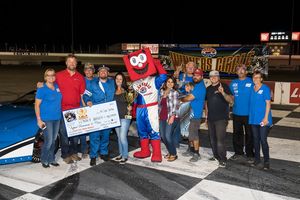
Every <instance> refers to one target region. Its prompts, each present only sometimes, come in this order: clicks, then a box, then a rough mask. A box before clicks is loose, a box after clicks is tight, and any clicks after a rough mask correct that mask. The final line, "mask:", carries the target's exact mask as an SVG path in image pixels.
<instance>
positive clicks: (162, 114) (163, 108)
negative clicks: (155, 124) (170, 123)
mask: <svg viewBox="0 0 300 200" xmlns="http://www.w3.org/2000/svg"><path fill="white" fill-rule="evenodd" d="M160 106H161V110H160V113H159V119H160V120H167V119H168V107H167V98H162V99H161V101H160Z"/></svg>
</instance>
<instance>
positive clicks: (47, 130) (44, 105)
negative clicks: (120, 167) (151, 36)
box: [35, 55, 132, 168]
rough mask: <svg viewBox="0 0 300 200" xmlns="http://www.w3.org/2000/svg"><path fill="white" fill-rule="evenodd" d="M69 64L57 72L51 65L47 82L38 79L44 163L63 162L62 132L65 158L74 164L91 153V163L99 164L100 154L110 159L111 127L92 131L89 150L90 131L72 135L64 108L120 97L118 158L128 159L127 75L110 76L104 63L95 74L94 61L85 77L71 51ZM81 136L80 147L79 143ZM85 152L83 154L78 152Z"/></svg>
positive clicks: (38, 120) (36, 103)
mask: <svg viewBox="0 0 300 200" xmlns="http://www.w3.org/2000/svg"><path fill="white" fill-rule="evenodd" d="M66 66H67V68H66V69H65V70H63V71H60V72H58V73H55V71H54V70H53V69H47V70H46V71H45V74H44V80H45V82H44V83H38V89H37V94H36V100H35V111H36V117H37V123H38V126H39V127H40V128H41V129H43V130H44V131H43V134H44V144H43V146H42V150H41V163H42V166H43V167H45V168H48V167H50V165H52V166H59V163H57V162H56V161H55V155H54V147H55V140H56V137H57V135H58V133H59V134H60V145H61V157H62V158H63V160H64V162H65V163H67V164H71V163H73V162H74V161H80V160H81V159H82V158H86V157H87V156H88V152H89V157H90V165H91V166H94V165H96V159H97V157H98V156H100V158H101V159H103V160H104V161H108V160H109V154H108V153H109V152H108V145H109V135H110V132H111V129H105V130H101V131H95V132H92V133H89V134H88V135H89V138H90V142H89V151H88V145H87V141H86V135H80V136H74V137H70V138H69V137H68V135H67V131H66V127H65V123H64V120H63V117H62V111H65V110H69V109H75V108H80V107H82V106H93V105H94V104H100V103H105V102H109V101H113V100H116V102H117V106H118V111H119V116H120V118H121V119H120V121H121V126H120V127H117V128H116V132H117V134H118V139H119V141H118V142H119V151H120V156H119V157H118V158H117V160H119V161H120V163H121V164H122V163H125V162H126V161H127V159H128V142H127V132H128V129H129V125H130V120H128V119H125V118H124V116H125V113H127V111H128V110H129V111H130V110H131V109H132V108H131V106H128V103H127V101H126V98H125V93H126V92H127V84H126V79H125V76H124V75H123V74H122V73H118V74H116V76H115V79H111V78H109V77H108V74H109V68H108V67H106V66H104V65H103V66H100V67H99V69H98V76H94V73H95V67H94V65H93V64H91V63H86V64H85V66H84V73H85V77H83V76H82V75H81V74H80V73H79V72H78V71H77V70H76V67H77V58H76V57H75V56H74V55H69V56H68V57H67V58H66ZM79 140H80V148H79V147H78V143H79ZM79 152H81V153H82V156H81V157H79V155H78V153H79Z"/></svg>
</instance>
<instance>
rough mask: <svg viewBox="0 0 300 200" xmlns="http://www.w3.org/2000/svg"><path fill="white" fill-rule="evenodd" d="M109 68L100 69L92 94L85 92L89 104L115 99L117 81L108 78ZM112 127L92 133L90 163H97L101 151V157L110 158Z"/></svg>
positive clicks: (93, 83) (92, 87)
mask: <svg viewBox="0 0 300 200" xmlns="http://www.w3.org/2000/svg"><path fill="white" fill-rule="evenodd" d="M108 73H109V68H108V67H106V66H104V65H103V66H101V67H99V69H98V76H99V79H98V80H96V81H92V82H91V84H90V87H89V88H88V89H89V92H90V93H91V95H90V96H89V95H87V94H84V97H83V98H84V100H85V102H86V104H87V105H88V106H92V105H94V104H100V103H105V102H109V101H113V99H114V94H115V83H114V80H113V79H110V78H108ZM110 131H111V129H105V130H101V131H96V132H92V133H90V158H91V162H90V165H91V166H94V165H96V158H97V157H98V153H100V157H101V159H103V160H104V161H108V160H109V156H108V144H109V133H110Z"/></svg>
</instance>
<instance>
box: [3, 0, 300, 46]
mask: <svg viewBox="0 0 300 200" xmlns="http://www.w3.org/2000/svg"><path fill="white" fill-rule="evenodd" d="M70 2H71V0H60V1H53V0H52V1H49V0H44V1H30V0H28V1H19V0H18V1H17V0H2V1H0V9H1V10H0V18H1V20H0V27H1V28H0V30H1V32H0V35H1V38H0V45H1V46H3V44H4V43H9V44H11V43H13V44H15V43H17V44H24V43H31V44H32V43H36V44H44V43H46V44H61V43H64V44H70V43H71V25H70V24H71V23H70V21H71V20H70V19H71V18H70V16H71V3H70ZM177 2H178V3H174V1H168V2H164V1H163V0H161V1H149V0H148V1H144V2H141V1H123V2H122V3H120V1H113V0H109V1H80V0H74V40H75V46H76V45H79V44H82V45H87V44H99V45H109V44H113V43H118V42H148V43H244V44H245V43H259V34H260V32H265V31H289V30H290V27H291V15H292V14H291V13H292V12H291V11H292V0H282V1H281V0H279V1H276V2H275V1H274V0H273V1H263V0H259V1H258V0H251V1H222V2H221V1H212V0H210V1H198V4H197V5H196V4H195V2H196V1H188V0H184V1H177ZM278 2H280V3H278ZM199 3H200V5H199ZM117 4H118V7H120V8H122V10H121V11H120V9H117V8H116V5H117ZM299 10H300V2H299V1H297V0H295V15H294V31H300V14H299Z"/></svg>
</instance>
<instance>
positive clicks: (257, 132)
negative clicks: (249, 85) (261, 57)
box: [249, 71, 272, 170]
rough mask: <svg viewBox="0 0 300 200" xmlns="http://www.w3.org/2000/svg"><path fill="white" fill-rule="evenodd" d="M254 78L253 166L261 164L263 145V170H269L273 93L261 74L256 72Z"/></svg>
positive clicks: (252, 100) (252, 110) (251, 104)
mask: <svg viewBox="0 0 300 200" xmlns="http://www.w3.org/2000/svg"><path fill="white" fill-rule="evenodd" d="M252 78H253V82H254V87H253V90H252V91H251V95H250V109H249V124H250V125H251V129H252V133H253V140H254V151H255V152H254V154H255V161H254V163H253V164H252V165H251V166H257V165H258V164H260V145H261V146H262V151H263V155H264V167H263V169H264V170H268V169H269V168H270V162H269V160H270V155H269V145H268V141H267V136H268V133H269V129H270V127H271V126H272V113H271V91H270V88H269V87H268V86H267V85H265V84H263V83H262V81H263V77H262V73H261V72H258V71H256V72H254V73H253V76H252Z"/></svg>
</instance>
